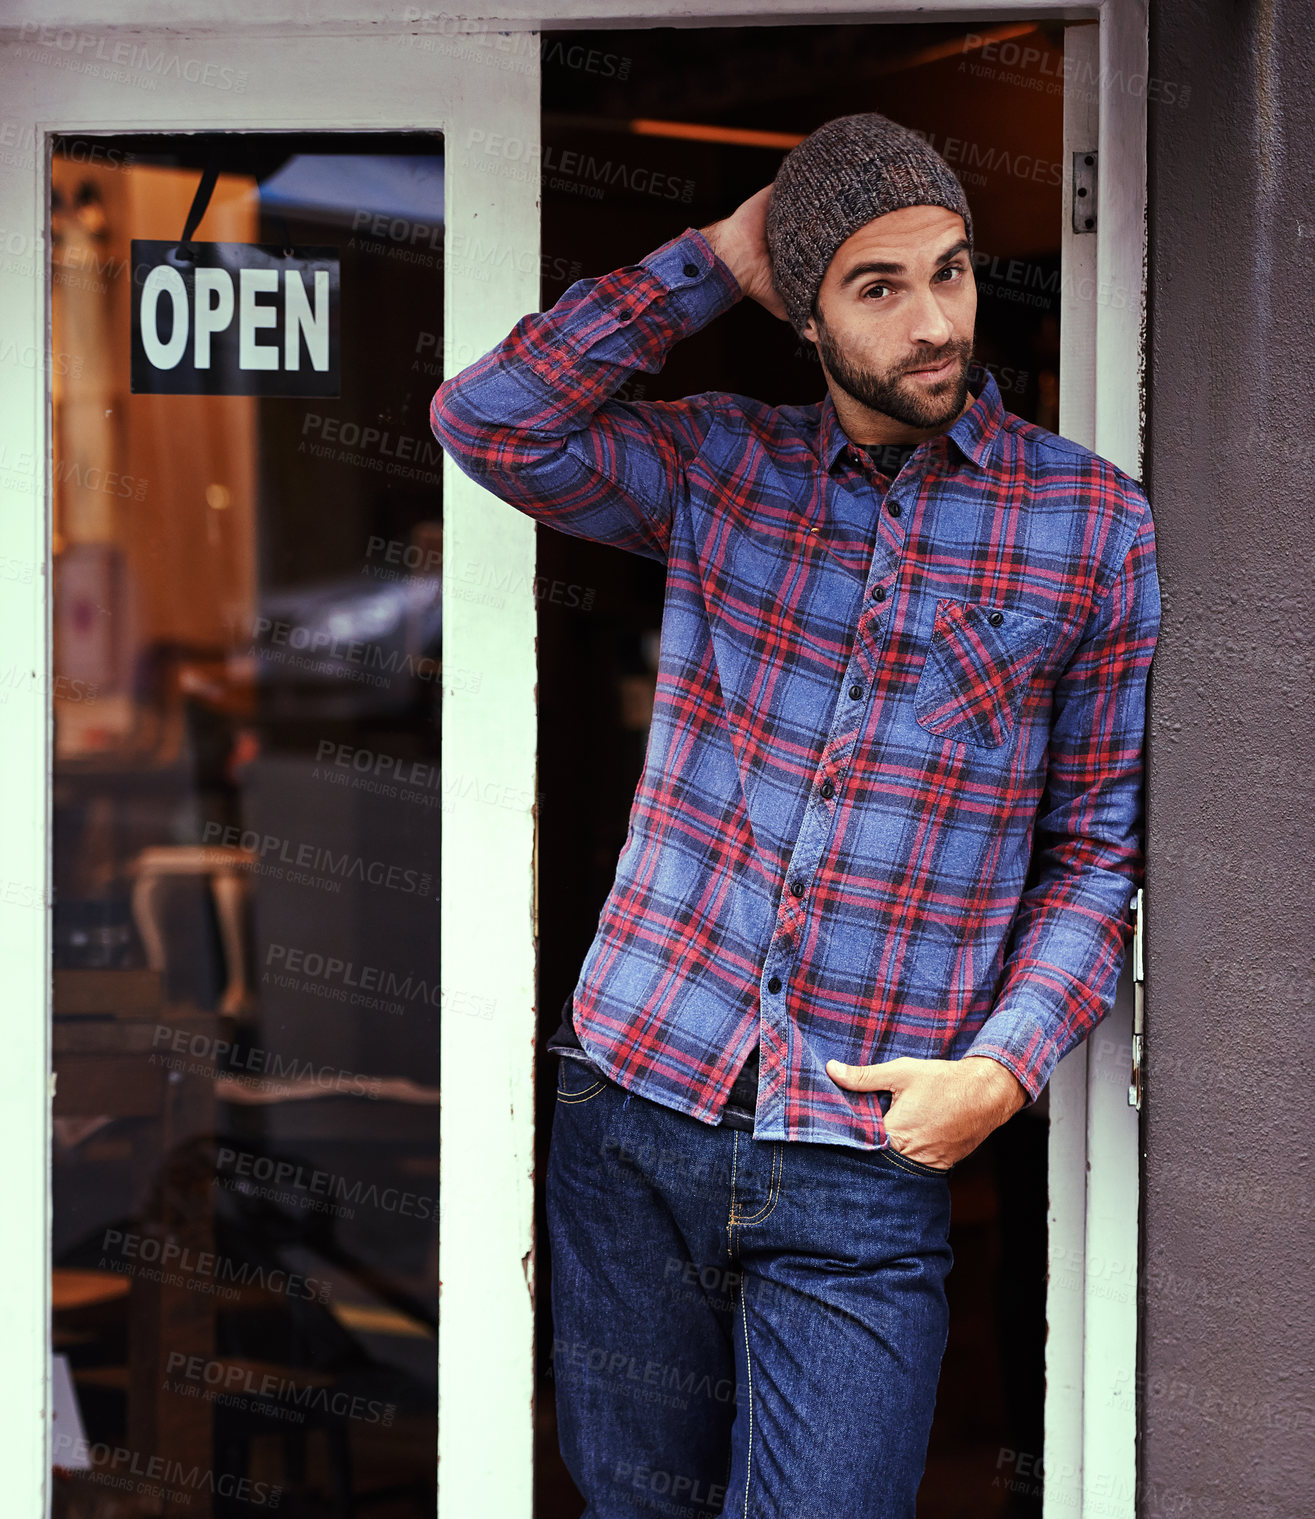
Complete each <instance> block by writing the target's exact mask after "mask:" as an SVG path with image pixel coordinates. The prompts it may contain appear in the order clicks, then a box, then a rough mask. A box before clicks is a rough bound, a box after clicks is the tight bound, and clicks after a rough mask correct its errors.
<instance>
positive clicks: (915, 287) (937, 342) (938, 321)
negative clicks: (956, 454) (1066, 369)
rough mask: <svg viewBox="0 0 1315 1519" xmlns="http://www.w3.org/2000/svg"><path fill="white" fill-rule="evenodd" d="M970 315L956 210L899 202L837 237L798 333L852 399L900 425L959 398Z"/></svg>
mask: <svg viewBox="0 0 1315 1519" xmlns="http://www.w3.org/2000/svg"><path fill="white" fill-rule="evenodd" d="M976 319H977V284H976V281H975V280H974V279H973V272H972V262H971V259H970V257H969V253H968V242H967V238H966V236H965V229H964V223H963V218H962V217H961V216H958V215H956V214H955V212H953V211H947V210H946V209H945V208H944V207H942V206H906V207H904V208H902V209H901V210H899V211H890V212H887V214H886V215H885V216H879V217H877V218H876V220H875V221H870V222H868V223H867V225H866V226H863V227H860V228H859V229H858V231H857V232H854V233H852V234H851V235H850V236H849V237H848V238H846V239H845V241H844V242H843V243H841V245H840V247H839V248H838V249H837V250H836V254H835V257H834V258H833V259H832V260H831V263H830V266H829V267H828V269H827V271H826V275H825V277H824V278H823V280H822V286H821V289H820V290H819V291H818V294H817V301H816V302H815V303H814V308H813V315H812V316H811V317H810V318H809V321H808V325H807V326H806V327H805V328H804V336H805V337H808V338H811V339H812V340H813V341H814V342H816V344H817V347H818V352H819V354H820V356H821V359H822V367H823V369H824V370H825V371H826V373H827V375H828V377H829V378H830V379H831V381H832V382H833V383H834V384H835V385H837V386H839V387H840V389H841V390H843V391H844V392H845V393H846V394H847V395H849V396H850V397H852V398H853V400H855V401H857V402H858V403H859V404H860V405H863V406H866V407H868V408H869V409H870V410H872V411H877V412H881V413H882V414H883V415H885V416H887V417H890V418H892V419H893V420H894V421H896V422H901V423H903V424H905V425H906V426H908V427H914V428H941V427H947V426H948V425H949V424H950V423H951V422H953V421H954V419H955V418H956V417H957V416H958V415H959V414H960V412H962V411H963V409H964V406H965V404H966V402H967V400H968V361H969V359H970V358H971V357H972V348H973V326H974V323H975V322H976ZM933 366H940V367H939V368H933Z"/></svg>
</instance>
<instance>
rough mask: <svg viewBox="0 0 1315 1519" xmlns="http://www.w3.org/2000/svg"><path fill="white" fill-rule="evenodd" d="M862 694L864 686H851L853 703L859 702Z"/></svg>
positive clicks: (850, 692) (850, 691)
mask: <svg viewBox="0 0 1315 1519" xmlns="http://www.w3.org/2000/svg"><path fill="white" fill-rule="evenodd" d="M862 694H863V687H862V686H850V688H849V698H850V700H851V701H857V700H858V699H859V697H860V696H862Z"/></svg>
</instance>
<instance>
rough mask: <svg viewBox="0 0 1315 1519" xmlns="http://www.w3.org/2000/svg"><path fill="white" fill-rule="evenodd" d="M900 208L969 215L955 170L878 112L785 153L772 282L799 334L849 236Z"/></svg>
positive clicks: (775, 188) (773, 216)
mask: <svg viewBox="0 0 1315 1519" xmlns="http://www.w3.org/2000/svg"><path fill="white" fill-rule="evenodd" d="M903 206H944V207H945V209H946V210H947V211H954V212H957V213H958V215H960V216H962V217H963V223H964V228H965V235H966V237H967V238H968V243H969V247H970V249H971V246H972V240H973V219H972V212H970V211H969V209H968V201H967V198H966V197H965V195H964V193H963V186H962V185H960V183H959V181H958V179H957V178H956V177H955V174H954V171H953V170H952V169H951V168H950V166H949V165H948V164H947V163H946V162H945V160H944V159H943V158H942V157H941V156H940V154H939V153H937V152H936V151H935V150H934V149H933V148H931V147H930V146H928V144H927V143H926V142H924V141H923V139H922V138H921V137H919V136H918V134H917V133H916V132H914V131H912V130H911V129H910V128H908V127H902V126H900V125H899V123H898V122H895V121H891V120H890V118H889V117H888V116H882V115H879V114H878V113H877V112H876V111H865V112H861V113H859V114H858V115H856V116H837V117H835V119H834V120H832V121H828V122H824V123H823V124H822V125H821V126H820V127H818V128H817V130H816V131H815V132H811V133H809V135H808V136H807V137H805V138H804V140H803V141H802V142H800V143H797V144H796V145H795V146H794V147H793V148H791V150H790V151H789V152H788V153H787V154H786V155H785V158H784V159H783V160H782V162H781V167H780V168H779V169H778V170H777V171H776V178H775V180H774V181H773V183H772V193H771V195H770V197H769V198H768V204H767V252H768V254H769V256H770V258H771V261H772V280H773V283H774V284H775V286H776V291H777V294H778V295H779V296H780V297H781V300H782V302H783V304H784V306H785V309H786V313H787V315H788V316H789V318H790V324H791V326H793V328H794V330H795V331H796V332H797V333H798V334H799V335H800V336H801V337H802V336H803V330H804V327H805V326H806V325H807V322H808V318H809V316H810V315H811V314H812V307H813V301H814V299H815V297H816V295H817V292H818V290H819V288H820V287H821V284H822V279H823V276H824V275H825V274H826V271H827V267H828V266H829V265H830V263H831V260H832V259H833V258H834V257H835V253H836V249H837V248H839V247H840V245H841V243H843V242H844V241H845V239H846V238H847V237H849V236H850V235H851V234H852V233H854V232H857V231H858V229H859V228H860V227H863V226H866V225H867V223H868V222H870V221H873V220H874V219H875V218H876V217H878V216H884V215H885V214H886V213H887V212H888V211H898V210H900V209H901V207H903Z"/></svg>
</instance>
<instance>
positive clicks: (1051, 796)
mask: <svg viewBox="0 0 1315 1519" xmlns="http://www.w3.org/2000/svg"><path fill="white" fill-rule="evenodd" d="M741 298H742V296H741V291H740V288H739V285H738V283H737V282H736V279H735V276H734V275H733V274H732V272H731V270H730V269H729V267H728V266H727V265H726V264H725V263H724V262H723V261H722V260H721V259H719V258H718V257H717V255H716V254H715V253H714V252H713V251H712V248H711V246H710V245H709V243H708V242H707V240H706V239H705V238H704V237H703V236H702V234H701V233H699V232H698V231H697V230H695V229H693V228H690V229H687V230H686V231H685V232H684V233H682V234H680V235H679V236H677V237H674V238H672V239H670V240H669V241H668V242H666V243H664V244H663V245H662V246H661V247H660V248H658V249H657V250H656V251H654V252H653V253H651V254H649V255H648V256H647V257H645V258H643V259H641V260H640V262H639V263H638V264H635V265H628V266H626V267H625V268H622V269H618V270H615V271H614V272H613V273H611V274H605V275H602V276H600V277H597V278H589V279H582V280H578V281H577V282H576V283H575V284H573V285H572V286H571V287H570V288H569V289H568V290H567V291H566V293H565V294H564V295H563V296H562V298H561V299H560V300H559V301H558V302H557V304H556V305H555V306H554V307H553V308H552V310H551V311H546V312H532V313H531V314H529V315H528V316H525V317H522V318H521V320H520V321H519V322H517V324H516V326H515V327H514V328H513V330H512V332H511V334H510V335H509V336H508V337H507V338H506V339H505V341H503V342H502V343H500V344H499V345H498V346H497V347H496V348H494V349H493V350H492V351H491V352H490V353H488V354H486V355H485V356H484V357H482V358H480V359H479V360H477V361H476V362H475V363H473V364H471V365H470V366H469V367H467V368H466V369H464V370H462V371H461V373H459V374H457V375H454V376H453V377H452V378H450V379H448V380H446V381H444V383H443V384H442V386H441V387H440V388H439V390H438V392H437V394H436V395H435V397H434V400H433V405H432V408H431V425H432V427H433V430H434V433H435V435H436V437H437V438H438V440H439V442H440V443H441V444H442V446H443V448H444V449H445V451H446V452H447V453H449V454H450V455H451V456H452V458H453V460H454V461H455V462H456V464H457V465H458V467H459V468H460V469H461V470H463V471H464V472H465V473H466V474H467V475H469V476H470V477H471V478H473V479H474V480H476V481H478V482H479V483H480V484H481V485H483V486H484V487H485V488H486V489H487V490H489V491H491V492H492V493H493V495H495V496H497V497H499V498H500V499H501V500H503V501H506V502H509V503H510V504H511V505H512V506H514V507H516V508H517V509H518V510H520V511H523V512H525V513H526V514H528V515H529V516H531V517H533V518H534V519H535V520H536V521H538V522H542V523H544V524H546V525H547V526H549V527H554V528H558V529H560V530H561V531H562V532H566V533H571V534H574V535H576V536H578V537H581V538H589V539H594V540H597V541H599V542H602V543H611V544H617V545H619V546H620V547H622V548H625V549H630V550H632V551H633V552H635V553H637V554H644V555H647V556H648V557H649V558H652V559H656V560H659V561H660V562H662V563H664V564H665V565H666V567H667V581H666V599H665V605H664V610H663V616H662V630H661V655H660V662H659V668H658V676H657V691H656V700H655V704H654V709H653V721H652V727H651V729H650V732H649V737H648V748H647V753H646V756H645V761H644V770H643V775H642V778H641V780H640V783H639V787H638V790H637V791H636V794H635V799H634V804H633V806H632V808H631V813H630V826H629V830H628V832H627V835H626V841H625V844H624V846H623V847H622V849H621V853H620V856H619V858H618V861H617V871H616V880H615V883H614V885H613V887H612V890H611V892H610V894H609V895H608V898H607V901H606V902H605V904H604V906H603V909H602V912H601V913H600V915H599V921H598V929H597V933H596V935H595V938H594V940H593V943H592V945H591V946H590V949H589V951H588V954H587V956H586V958H585V961H584V965H583V967H582V970H581V973H580V977H579V980H578V982H577V984H576V987H575V992H574V1017H575V1027H576V1031H577V1034H578V1036H579V1038H580V1041H581V1044H582V1045H583V1047H584V1049H585V1051H586V1052H587V1054H588V1055H589V1057H590V1058H591V1059H593V1060H594V1062H595V1063H596V1064H597V1065H598V1066H600V1067H601V1068H602V1069H603V1070H604V1071H605V1072H606V1073H607V1074H608V1075H609V1076H611V1077H612V1078H613V1079H614V1080H615V1081H617V1082H618V1083H620V1085H622V1086H623V1087H626V1088H628V1089H629V1090H631V1091H634V1092H638V1093H642V1094H643V1095H644V1096H645V1097H648V1098H651V1099H652V1100H653V1101H655V1102H659V1103H663V1104H665V1105H666V1106H668V1107H672V1108H677V1109H679V1110H680V1111H682V1112H685V1113H689V1114H691V1115H692V1116H693V1117H695V1118H698V1119H701V1120H703V1121H705V1122H707V1123H716V1122H717V1121H718V1118H719V1116H720V1114H721V1110H722V1106H723V1104H724V1103H725V1100H726V1097H727V1094H728V1092H729V1091H730V1088H731V1084H732V1082H733V1080H734V1078H735V1075H736V1073H737V1071H738V1070H739V1069H740V1067H741V1066H742V1065H743V1063H744V1061H745V1059H746V1057H747V1056H748V1054H749V1053H750V1051H751V1049H752V1048H753V1046H754V1044H755V1043H758V1044H759V1045H760V1075H759V1090H758V1107H757V1119H756V1126H755V1129H754V1133H755V1135H756V1136H757V1137H758V1138H760V1139H801V1140H813V1141H826V1142H831V1143H836V1144H844V1145H850V1146H854V1147H857V1148H860V1149H872V1148H879V1147H882V1146H884V1145H885V1144H886V1142H887V1141H886V1135H885V1127H884V1123H883V1119H882V1114H881V1110H880V1107H879V1105H878V1102H877V1098H876V1094H875V1093H854V1092H849V1091H846V1090H844V1089H843V1088H840V1087H838V1086H836V1084H835V1083H834V1082H833V1081H832V1080H831V1078H830V1077H829V1076H828V1075H827V1073H826V1062H827V1060H828V1059H831V1058H833V1057H834V1058H836V1059H839V1060H843V1061H847V1062H849V1063H851V1064H860V1065H863V1064H869V1063H872V1062H874V1061H878V1060H885V1059H890V1058H893V1057H894V1056H897V1055H913V1056H919V1057H925V1058H955V1057H958V1056H962V1055H986V1056H989V1057H991V1058H992V1059H995V1060H997V1061H999V1062H1000V1063H1001V1064H1003V1065H1004V1066H1006V1067H1007V1068H1008V1069H1009V1070H1010V1071H1011V1072H1013V1074H1014V1076H1015V1077H1016V1078H1017V1079H1018V1081H1019V1082H1020V1083H1021V1084H1022V1085H1023V1087H1024V1088H1025V1089H1026V1092H1027V1095H1028V1098H1029V1100H1032V1099H1035V1098H1036V1096H1037V1095H1038V1094H1039V1093H1040V1091H1041V1089H1042V1087H1043V1086H1044V1085H1045V1083H1046V1081H1047V1079H1048V1078H1049V1076H1050V1073H1051V1071H1052V1070H1053V1068H1054V1066H1055V1063H1056V1061H1057V1060H1058V1059H1059V1058H1060V1056H1062V1055H1063V1054H1064V1053H1065V1052H1066V1051H1068V1050H1070V1049H1071V1048H1073V1046H1074V1045H1076V1044H1078V1043H1079V1042H1080V1041H1081V1040H1082V1039H1083V1038H1084V1037H1085V1036H1086V1035H1087V1034H1089V1033H1090V1032H1091V1029H1092V1028H1093V1027H1094V1026H1095V1024H1096V1023H1097V1022H1098V1021H1099V1020H1100V1018H1101V1017H1102V1016H1103V1015H1104V1014H1105V1013H1106V1012H1108V1010H1109V1008H1110V1006H1111V1004H1112V1002H1113V1000H1114V992H1115V986H1116V982H1117V979H1118V974H1119V969H1120V966H1121V964H1122V961H1123V957H1124V952H1125V949H1126V947H1127V943H1128V940H1129V937H1130V934H1131V921H1130V916H1129V901H1130V898H1131V895H1132V893H1133V891H1134V890H1135V888H1136V886H1137V885H1138V884H1139V881H1140V876H1141V869H1142V854H1141V847H1140V845H1141V840H1140V833H1139V830H1140V825H1141V810H1142V809H1141V797H1142V745H1143V733H1144V727H1145V710H1146V706H1145V703H1146V681H1147V675H1148V671H1149V668H1150V663H1151V656H1152V653H1153V652H1154V648H1155V641H1156V637H1157V634H1158V630H1159V619H1160V596H1159V584H1158V580H1157V576H1156V570H1155V538H1154V529H1153V525H1152V518H1151V511H1150V506H1149V504H1148V502H1147V499H1146V496H1145V495H1144V494H1143V492H1142V490H1141V489H1140V487H1139V486H1138V484H1137V482H1136V481H1135V480H1133V479H1132V478H1131V477H1130V476H1129V475H1127V474H1125V473H1124V472H1123V471H1122V470H1120V469H1118V468H1117V467H1116V466H1114V465H1113V464H1111V463H1109V462H1108V461H1107V460H1105V459H1102V458H1099V457H1098V456H1097V455H1095V454H1093V453H1091V452H1090V451H1089V450H1088V449H1086V448H1083V447H1081V446H1080V445H1078V444H1076V443H1071V442H1069V441H1067V440H1066V439H1064V438H1060V437H1057V436H1056V435H1055V434H1053V433H1050V432H1047V431H1046V430H1045V429H1044V428H1041V427H1037V426H1035V425H1033V424H1032V423H1030V422H1026V421H1023V420H1022V419H1021V418H1019V417H1016V416H1013V415H1011V414H1010V413H1009V412H1007V411H1005V409H1004V407H1003V406H1002V404H1001V401H1000V394H999V390H998V388H997V386H996V383H995V380H994V378H993V377H992V376H991V375H990V374H989V372H987V371H986V370H984V369H983V368H981V367H980V366H977V365H974V367H973V369H972V370H971V371H970V387H971V390H972V393H973V395H974V397H975V400H974V402H973V404H972V405H971V406H970V407H969V408H968V410H967V411H966V412H965V413H964V415H963V416H961V417H960V418H959V419H958V420H957V421H956V422H955V423H954V424H953V426H951V427H950V428H949V429H948V431H947V432H945V433H942V434H939V435H937V436H936V437H933V438H931V439H928V440H927V441H925V442H923V443H922V444H920V445H919V446H918V447H917V448H916V449H915V450H914V452H913V453H912V455H911V456H910V457H909V459H908V461H907V463H905V464H904V466H903V468H901V469H899V471H898V473H897V474H896V476H895V478H894V480H893V481H892V480H890V479H888V477H886V476H885V475H882V474H881V473H879V472H878V471H877V469H876V468H875V466H874V464H873V462H872V461H871V460H870V459H869V458H868V457H867V456H865V455H864V454H863V453H862V452H861V451H859V450H857V449H855V448H853V447H852V446H851V444H850V442H849V439H848V438H847V437H846V435H845V433H844V432H843V430H842V429H841V427H840V424H839V421H838V418H837V417H836V413H835V409H834V406H833V403H832V401H831V398H830V396H829V395H827V396H826V397H825V398H824V399H823V400H822V401H821V402H820V403H818V404H815V405H809V406H767V405H764V404H762V403H761V402H758V401H754V400H752V399H750V398H749V397H747V396H741V395H731V394H726V393H724V392H718V391H707V392H704V393H702V394H700V395H694V396H689V397H687V398H686V399H684V400H681V401H674V402H666V401H653V402H622V401H618V400H615V399H612V397H613V396H614V393H615V392H616V391H617V390H618V389H620V387H621V386H622V385H623V384H624V382H625V381H626V380H628V379H630V378H631V377H632V376H633V375H634V373H635V372H636V371H638V370H643V371H645V372H647V373H656V372H657V371H659V370H660V369H661V368H662V365H663V362H664V360H665V357H666V355H667V352H668V350H669V349H670V348H671V346H672V344H673V343H675V342H677V341H678V340H679V339H680V338H682V337H685V336H687V335H688V334H690V333H693V332H696V331H697V330H698V329H699V328H701V327H703V326H705V325H706V324H707V323H709V322H711V321H712V320H713V318H714V317H716V316H718V315H719V314H720V313H721V312H723V311H725V310H727V309H728V308H729V307H730V306H731V305H733V304H734V303H735V302H736V301H737V300H740V299H741Z"/></svg>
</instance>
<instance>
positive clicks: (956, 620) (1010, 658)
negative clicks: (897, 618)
mask: <svg viewBox="0 0 1315 1519" xmlns="http://www.w3.org/2000/svg"><path fill="white" fill-rule="evenodd" d="M1050 630H1051V619H1050V618H1048V617H1042V616H1039V615H1038V614H1037V613H1035V612H1020V611H1017V610H1014V609H1011V608H1009V607H1001V606H996V605H994V604H992V603H991V602H985V601H954V600H951V599H949V598H947V597H942V598H941V599H940V600H938V601H937V603H936V617H935V621H934V622H933V624H932V633H931V643H930V644H929V645H928V648H927V656H926V658H925V660H924V661H923V666H922V674H921V676H920V677H919V679H918V686H917V690H916V691H915V692H914V697H913V715H914V717H915V719H916V720H917V722H918V723H919V724H920V725H921V726H922V727H923V728H926V729H927V731H928V732H929V733H935V734H938V735H940V737H942V738H953V739H959V740H961V741H962V742H963V743H966V744H975V745H977V746H978V747H979V748H983V749H997V748H999V746H1000V745H1001V744H1003V743H1004V742H1005V740H1006V739H1007V738H1008V737H1009V735H1010V733H1011V732H1012V731H1013V727H1014V719H1015V718H1016V717H1017V715H1018V709H1019V707H1020V706H1021V705H1022V701H1023V693H1024V692H1025V691H1026V689H1027V685H1028V682H1029V680H1030V679H1031V677H1032V671H1033V670H1034V669H1035V668H1036V664H1037V661H1038V660H1039V659H1040V658H1041V655H1042V654H1043V653H1044V651H1045V648H1046V644H1047V643H1048V642H1049V638H1050Z"/></svg>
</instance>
